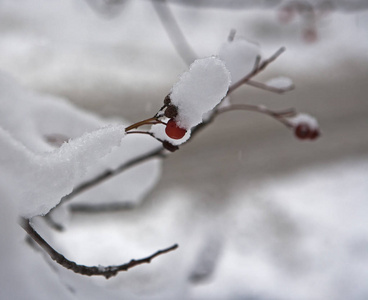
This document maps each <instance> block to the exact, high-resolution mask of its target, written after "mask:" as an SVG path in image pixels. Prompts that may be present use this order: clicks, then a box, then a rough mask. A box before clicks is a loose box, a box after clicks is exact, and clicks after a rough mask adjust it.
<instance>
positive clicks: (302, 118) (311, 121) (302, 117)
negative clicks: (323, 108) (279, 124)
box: [288, 114, 319, 129]
mask: <svg viewBox="0 0 368 300" xmlns="http://www.w3.org/2000/svg"><path fill="white" fill-rule="evenodd" d="M288 120H289V122H290V123H291V124H292V125H293V126H298V125H299V124H301V123H305V124H308V125H309V127H310V128H311V129H318V128H319V125H318V121H317V120H316V119H315V118H313V117H312V116H310V115H308V114H297V115H296V116H295V117H292V118H288Z"/></svg>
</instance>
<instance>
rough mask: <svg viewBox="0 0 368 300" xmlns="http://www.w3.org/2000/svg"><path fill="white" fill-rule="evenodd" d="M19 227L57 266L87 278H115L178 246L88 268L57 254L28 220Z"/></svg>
mask: <svg viewBox="0 0 368 300" xmlns="http://www.w3.org/2000/svg"><path fill="white" fill-rule="evenodd" d="M19 224H20V226H21V227H22V228H23V229H24V230H25V231H26V232H27V233H28V235H29V236H30V237H31V238H32V239H33V240H34V241H35V242H36V243H37V244H38V245H39V246H40V247H41V248H42V249H43V250H45V251H46V253H47V254H48V255H49V256H50V257H51V259H53V260H54V261H56V262H57V263H58V264H60V265H61V266H63V267H64V268H66V269H69V270H72V271H73V272H75V273H78V274H81V275H87V276H104V277H105V278H106V279H108V278H110V277H112V276H116V275H117V274H118V273H119V272H122V271H128V270H129V269H131V268H134V267H135V266H138V265H141V264H148V263H150V262H151V260H152V259H154V258H155V257H157V256H159V255H162V254H165V253H168V252H170V251H173V250H175V249H177V248H178V245H177V244H175V245H173V246H171V247H169V248H166V249H163V250H159V251H157V252H155V253H154V254H152V255H150V256H148V257H146V258H141V259H137V260H135V259H132V260H131V261H130V262H128V263H125V264H121V265H117V266H106V267H103V266H98V267H96V266H93V267H88V266H84V265H78V264H77V263H75V262H74V261H71V260H68V259H67V258H65V257H64V256H63V255H62V254H60V253H59V252H57V251H56V250H55V249H54V248H52V247H51V246H50V245H49V244H48V243H47V242H46V241H45V240H44V239H43V238H42V237H41V236H40V235H39V234H38V233H37V231H35V230H34V229H33V227H32V226H31V225H30V223H29V220H27V219H24V218H22V219H21V220H20V222H19Z"/></svg>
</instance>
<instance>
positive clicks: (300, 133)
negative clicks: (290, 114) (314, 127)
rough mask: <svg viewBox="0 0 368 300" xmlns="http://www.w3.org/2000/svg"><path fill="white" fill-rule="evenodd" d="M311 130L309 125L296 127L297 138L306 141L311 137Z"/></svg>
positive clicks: (301, 124) (304, 124) (303, 124)
mask: <svg viewBox="0 0 368 300" xmlns="http://www.w3.org/2000/svg"><path fill="white" fill-rule="evenodd" d="M310 131H311V130H310V128H309V126H308V124H306V123H300V124H299V125H298V126H296V127H295V131H294V133H295V135H296V137H297V138H299V139H301V140H305V139H307V138H308V137H309V134H310Z"/></svg>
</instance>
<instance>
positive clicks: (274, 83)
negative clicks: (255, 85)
mask: <svg viewBox="0 0 368 300" xmlns="http://www.w3.org/2000/svg"><path fill="white" fill-rule="evenodd" d="M266 85H268V86H270V87H273V88H277V89H291V88H292V87H293V86H294V83H293V81H292V80H291V79H290V78H288V77H285V76H279V77H275V78H272V79H270V80H268V81H267V82H266Z"/></svg>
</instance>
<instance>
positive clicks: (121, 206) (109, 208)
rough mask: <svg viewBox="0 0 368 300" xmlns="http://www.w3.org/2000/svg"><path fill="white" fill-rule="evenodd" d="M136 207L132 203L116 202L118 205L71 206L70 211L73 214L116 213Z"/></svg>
mask: <svg viewBox="0 0 368 300" xmlns="http://www.w3.org/2000/svg"><path fill="white" fill-rule="evenodd" d="M135 207H136V205H135V204H134V203H132V202H122V203H119V202H116V203H102V204H71V205H69V209H70V211H71V212H73V213H86V214H88V213H105V212H116V211H121V210H130V209H133V208H135Z"/></svg>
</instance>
